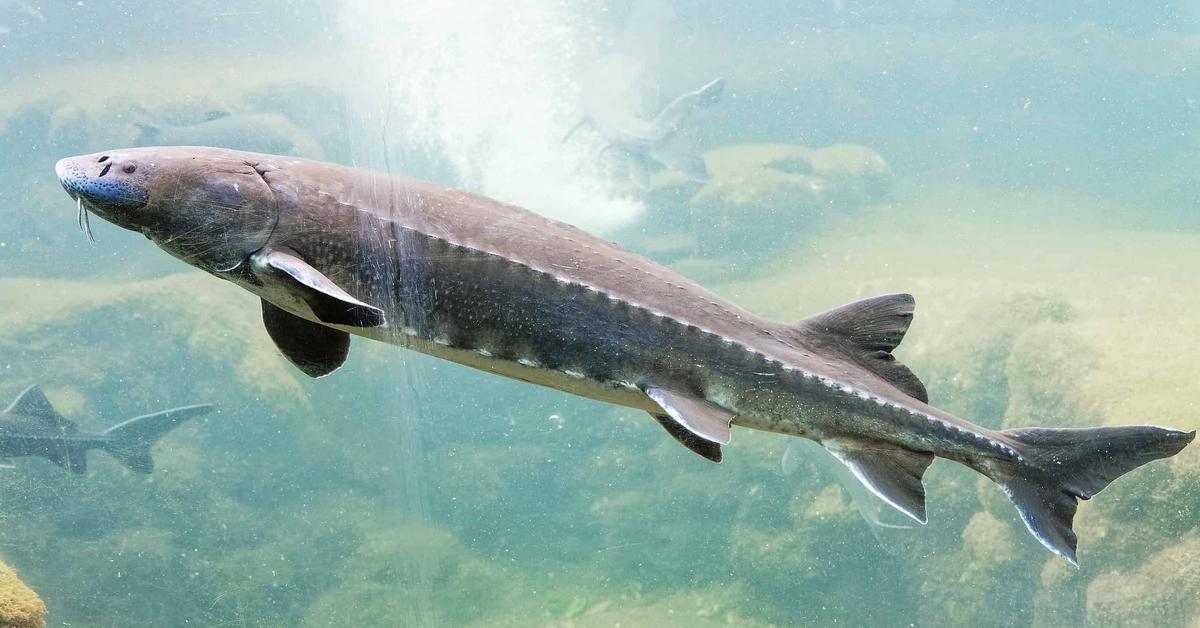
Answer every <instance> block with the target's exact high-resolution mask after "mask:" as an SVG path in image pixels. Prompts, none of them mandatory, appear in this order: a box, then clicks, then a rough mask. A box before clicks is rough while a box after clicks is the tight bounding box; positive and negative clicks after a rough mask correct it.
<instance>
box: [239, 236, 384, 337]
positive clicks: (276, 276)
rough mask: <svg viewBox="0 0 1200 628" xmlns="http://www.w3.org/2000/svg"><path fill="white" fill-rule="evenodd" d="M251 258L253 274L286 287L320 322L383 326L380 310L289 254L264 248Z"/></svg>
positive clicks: (354, 325) (382, 314) (382, 315)
mask: <svg viewBox="0 0 1200 628" xmlns="http://www.w3.org/2000/svg"><path fill="white" fill-rule="evenodd" d="M250 259H251V261H252V262H253V266H254V269H255V272H256V274H259V275H260V276H263V277H264V278H266V279H268V280H273V281H281V282H284V283H285V284H287V287H288V289H289V290H291V291H292V292H293V293H294V294H296V295H297V296H299V297H300V298H301V299H302V300H303V301H304V302H305V303H306V304H307V305H308V306H309V307H310V308H311V309H312V312H313V314H314V315H316V316H317V318H319V319H320V320H321V322H323V323H328V324H330V325H348V326H353V327H378V326H380V325H383V324H384V323H385V317H384V313H383V310H381V309H379V308H377V307H375V306H373V305H368V304H366V303H363V302H362V301H359V300H358V299H356V298H354V297H352V296H350V294H349V293H348V292H346V291H345V290H342V289H341V288H340V287H339V286H338V285H337V284H335V283H334V282H333V281H332V280H330V279H329V278H328V277H326V276H325V275H323V274H322V273H321V272H320V271H319V270H317V269H315V268H313V267H312V266H310V265H309V264H308V262H305V261H304V260H303V259H300V258H299V257H297V256H296V255H293V254H292V253H288V252H285V251H282V250H278V249H272V248H265V249H263V250H261V251H259V252H257V253H255V254H254V255H252V256H250Z"/></svg>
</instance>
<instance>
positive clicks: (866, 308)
mask: <svg viewBox="0 0 1200 628" xmlns="http://www.w3.org/2000/svg"><path fill="white" fill-rule="evenodd" d="M915 304H916V301H915V300H913V298H912V295H910V294H884V295H880V296H877V297H871V298H869V299H863V300H861V301H855V302H853V303H848V304H846V305H843V306H841V307H839V308H834V309H832V310H829V311H828V312H822V313H820V314H817V315H816V316H811V317H809V318H806V319H804V320H802V321H800V322H799V323H797V324H796V325H795V327H794V331H795V333H797V334H800V335H802V336H803V337H804V339H805V340H807V341H809V342H815V343H816V344H817V345H819V346H823V347H824V346H830V345H832V346H834V347H836V348H837V349H838V350H840V351H841V352H842V353H844V354H846V355H847V356H849V357H850V358H852V359H853V360H854V361H855V362H856V363H858V364H859V365H860V366H862V367H863V368H866V369H868V370H869V371H871V372H872V373H875V374H876V375H878V376H880V377H882V378H884V379H886V380H887V381H889V382H891V384H892V385H893V386H895V387H896V388H899V389H900V390H902V391H904V392H905V393H906V394H908V395H909V396H911V397H913V398H915V399H918V400H920V401H922V402H928V401H929V395H928V393H926V392H925V385H924V384H922V383H921V380H919V379H917V376H916V375H913V373H912V371H910V370H908V367H907V366H904V365H903V364H901V363H900V362H898V361H896V358H895V356H893V355H892V351H893V350H895V348H896V347H897V346H898V345H899V344H900V341H901V340H903V339H904V334H905V332H907V331H908V325H909V323H911V322H912V317H913V306H914V305H915Z"/></svg>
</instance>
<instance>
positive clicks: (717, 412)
mask: <svg viewBox="0 0 1200 628" xmlns="http://www.w3.org/2000/svg"><path fill="white" fill-rule="evenodd" d="M642 390H643V391H644V392H645V393H646V395H647V396H648V397H650V399H652V400H654V403H657V404H658V405H659V406H660V407H661V408H662V409H663V412H664V414H655V415H654V418H655V420H657V421H658V423H659V424H660V425H662V426H663V428H664V429H666V430H667V433H668V434H670V435H671V436H673V437H674V438H675V440H677V441H679V442H680V443H682V444H683V446H685V447H687V448H688V449H691V450H692V451H694V452H696V453H698V454H700V455H701V456H704V457H705V458H708V459H709V460H712V461H713V462H720V461H721V445H727V444H729V435H730V424H731V423H733V419H734V414H733V413H732V412H730V411H729V410H726V409H725V408H722V407H721V406H718V405H716V404H715V403H712V402H711V401H708V400H706V399H703V398H701V397H698V396H695V395H691V394H688V393H681V392H677V391H674V390H670V389H667V388H659V387H657V386H654V385H652V384H647V385H643V386H642Z"/></svg>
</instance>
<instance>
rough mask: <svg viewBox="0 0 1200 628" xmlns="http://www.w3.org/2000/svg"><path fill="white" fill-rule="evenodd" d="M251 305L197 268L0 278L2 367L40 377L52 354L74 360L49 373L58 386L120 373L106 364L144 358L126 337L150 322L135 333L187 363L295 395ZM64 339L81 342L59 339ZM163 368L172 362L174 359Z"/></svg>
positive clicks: (293, 380) (292, 374)
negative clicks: (115, 275)
mask: <svg viewBox="0 0 1200 628" xmlns="http://www.w3.org/2000/svg"><path fill="white" fill-rule="evenodd" d="M258 310H259V306H258V304H257V302H256V300H255V299H254V298H253V297H252V296H250V295H248V294H246V293H244V292H242V291H240V290H237V289H233V288H232V287H230V286H227V285H222V284H221V283H219V282H214V281H213V280H212V279H211V278H210V277H207V276H205V275H202V274H199V273H182V274H177V275H170V276H168V277H164V278H162V279H154V280H147V281H140V282H132V283H116V282H113V283H104V282H95V281H72V280H50V279H35V278H23V277H12V278H3V279H0V345H3V346H6V347H8V348H9V350H8V351H7V352H6V355H7V358H8V359H9V360H11V361H12V366H11V368H10V371H9V374H10V375H17V376H20V377H24V378H27V379H28V380H30V381H35V382H36V381H40V380H42V379H43V378H44V377H45V374H44V372H37V371H34V367H35V366H39V367H40V366H44V364H45V361H46V360H53V361H56V362H62V363H64V364H66V363H71V362H74V368H71V369H67V370H65V371H64V370H59V371H58V372H57V374H56V376H57V378H58V380H57V381H58V384H59V385H62V384H64V383H66V382H67V381H74V382H80V381H82V382H87V383H95V382H97V381H98V380H100V379H102V378H105V377H119V376H121V373H119V372H112V371H111V370H109V369H105V368H104V366H105V365H109V364H142V365H143V366H145V364H146V360H147V356H146V355H145V354H144V353H143V352H141V351H140V350H141V348H142V347H143V345H142V344H140V343H138V342H127V341H128V340H136V339H135V338H134V337H133V334H135V333H138V332H139V331H140V332H145V331H147V330H152V332H153V334H154V335H153V337H152V338H150V337H147V338H144V339H143V340H144V341H146V342H153V343H154V344H156V345H159V346H168V345H170V343H176V344H175V345H174V348H175V349H176V350H184V351H186V353H187V356H186V357H187V359H188V361H189V364H188V366H189V367H190V366H192V365H194V364H195V362H197V361H199V362H203V363H204V364H205V366H208V367H210V368H213V369H219V370H221V371H231V372H232V373H234V374H235V375H236V377H237V379H238V380H239V381H240V382H241V384H242V385H243V386H245V387H246V388H247V389H249V390H252V391H255V392H257V393H259V394H265V395H271V396H273V397H276V398H278V399H280V400H286V399H289V398H291V399H296V395H297V393H299V392H300V386H299V378H300V376H299V375H298V374H297V372H296V371H295V369H293V368H292V367H291V366H290V365H289V364H287V362H286V361H285V360H284V359H283V358H282V357H281V356H280V355H279V354H278V351H277V350H276V349H275V347H274V346H273V345H272V344H271V342H270V340H269V339H268V338H267V336H266V334H265V332H264V331H263V330H262V322H261V319H260V315H259V311H258ZM97 320H103V321H106V322H105V323H103V328H100V329H97V324H96V323H95V322H94V321H97ZM64 337H66V338H73V339H76V340H79V341H83V340H85V339H86V340H89V342H86V343H85V342H69V343H64V342H61V341H60V339H61V338H64ZM100 349H102V350H100ZM157 355H159V356H169V355H171V352H166V351H160V352H158V353H157ZM68 356H70V358H71V359H68ZM162 366H163V368H167V369H170V368H174V369H179V368H180V364H179V363H178V362H171V363H169V364H163V365H162ZM14 370H15V371H16V372H15V373H14ZM26 371H28V372H26ZM64 378H67V379H64ZM141 392H143V393H150V392H151V391H141ZM297 401H299V400H297Z"/></svg>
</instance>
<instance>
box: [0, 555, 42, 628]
mask: <svg viewBox="0 0 1200 628" xmlns="http://www.w3.org/2000/svg"><path fill="white" fill-rule="evenodd" d="M45 615H46V605H45V603H43V602H42V598H40V597H38V594H37V593H34V592H33V589H30V588H29V587H28V586H26V584H25V583H24V582H21V579H20V578H18V577H17V572H16V571H14V570H13V569H12V567H9V566H8V565H6V564H4V563H3V562H0V626H3V627H4V628H42V627H43V626H45V625H46V619H45Z"/></svg>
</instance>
